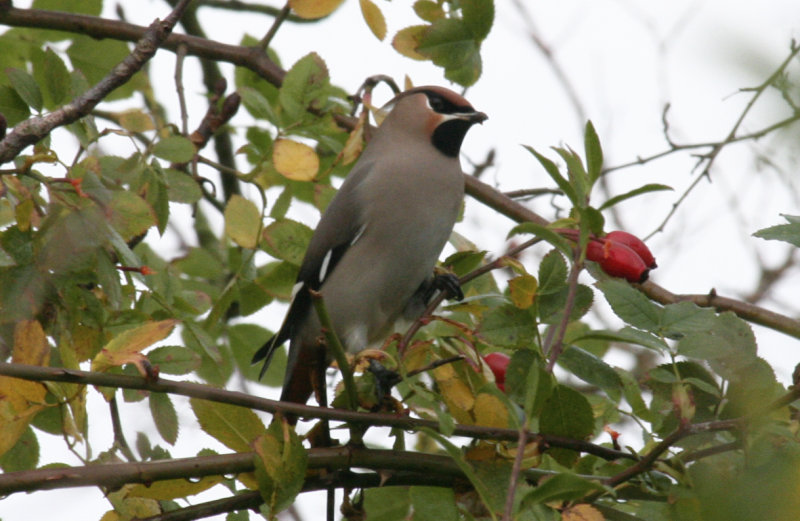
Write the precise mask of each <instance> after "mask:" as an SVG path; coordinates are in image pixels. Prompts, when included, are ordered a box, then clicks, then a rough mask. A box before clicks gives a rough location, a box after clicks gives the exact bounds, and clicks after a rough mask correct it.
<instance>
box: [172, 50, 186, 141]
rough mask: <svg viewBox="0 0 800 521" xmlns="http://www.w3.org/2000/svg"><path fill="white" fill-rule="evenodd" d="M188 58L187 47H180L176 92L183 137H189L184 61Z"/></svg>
mask: <svg viewBox="0 0 800 521" xmlns="http://www.w3.org/2000/svg"><path fill="white" fill-rule="evenodd" d="M184 58H186V45H179V46H178V51H177V52H176V53H175V91H176V92H177V93H178V104H179V106H180V110H181V135H184V136H188V135H189V113H188V112H187V110H186V96H185V94H184V90H183V60H184Z"/></svg>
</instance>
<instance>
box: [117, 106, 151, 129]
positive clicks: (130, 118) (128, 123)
mask: <svg viewBox="0 0 800 521" xmlns="http://www.w3.org/2000/svg"><path fill="white" fill-rule="evenodd" d="M117 117H118V118H119V125H120V126H121V127H122V128H124V129H125V130H129V131H131V132H146V131H148V130H154V129H155V126H154V125H153V120H152V119H151V118H150V116H148V115H147V114H145V113H144V112H143V111H141V110H139V109H130V110H125V111H122V112H120V113H118V114H117Z"/></svg>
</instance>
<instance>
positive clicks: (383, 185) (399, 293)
mask: <svg viewBox="0 0 800 521" xmlns="http://www.w3.org/2000/svg"><path fill="white" fill-rule="evenodd" d="M389 105H390V106H392V110H391V112H389V114H388V116H387V117H386V119H385V120H384V121H383V123H382V124H381V126H380V127H379V128H378V129H377V130H376V131H375V133H374V135H373V136H372V139H371V140H370V142H369V143H368V145H367V147H366V149H365V150H364V152H363V153H362V154H361V157H360V158H359V160H358V161H357V162H356V164H355V166H353V169H352V170H351V172H350V174H349V175H348V177H347V179H346V180H345V182H344V184H343V185H342V187H341V188H340V190H339V192H338V193H337V195H336V196H335V197H334V198H333V200H332V201H331V203H330V205H329V206H328V208H327V210H325V213H324V214H323V216H322V218H321V220H320V222H319V225H318V226H317V229H316V230H315V232H314V235H313V236H312V238H311V241H310V243H309V246H308V250H307V251H306V254H305V257H304V259H303V263H302V264H301V267H300V271H299V274H298V278H297V280H298V282H297V285H296V287H295V290H296V293H295V295H294V297H293V300H292V303H291V305H290V308H289V312H288V314H287V317H286V320H285V321H284V323H283V325H282V326H281V328H280V330H279V331H278V333H277V334H276V335H275V336H274V337H273V338H271V339H270V340H269V341H267V343H266V344H264V346H262V347H261V349H259V351H258V352H257V353H256V355H255V356H254V357H253V362H254V363H255V362H257V361H260V360H264V361H265V362H264V370H266V367H267V364H268V363H269V360H270V358H271V356H272V354H273V353H274V350H275V349H277V348H278V347H279V346H280V345H281V344H283V343H284V342H285V341H286V340H289V341H290V348H289V359H288V363H287V368H286V377H285V380H284V388H283V393H282V395H281V399H282V400H286V401H293V402H300V403H305V401H306V400H307V399H308V397H309V396H310V394H311V392H312V383H311V374H312V373H313V369H314V364H319V363H320V360H323V359H324V360H326V363H327V361H328V359H329V358H330V357H328V356H324V355H323V354H320V353H319V352H318V337H319V336H320V324H319V320H318V319H317V316H316V313H314V310H313V308H312V306H311V300H310V297H309V295H308V289H309V288H310V289H314V290H317V291H320V293H321V294H322V296H323V299H324V301H325V305H326V308H327V309H328V311H329V313H330V316H331V322H332V324H333V327H334V329H335V331H336V334H337V335H338V337H339V338H340V339H341V341H342V342H343V344H344V345H345V346H346V348H347V350H348V351H350V352H353V353H355V352H358V351H361V350H363V349H364V348H366V347H368V346H369V345H370V344H373V343H376V342H379V341H381V340H382V339H383V338H384V337H385V336H386V335H387V334H388V333H389V332H390V331H391V329H392V326H393V325H394V323H395V322H396V321H397V320H398V319H399V318H401V317H403V318H406V319H409V320H413V319H414V318H416V317H418V316H419V314H420V313H421V312H422V310H423V309H424V306H425V305H426V302H425V300H426V299H427V297H428V296H429V295H430V293H431V292H430V291H429V289H430V286H431V284H432V282H433V268H434V266H435V264H436V260H437V258H438V256H439V254H440V253H441V251H442V249H443V248H444V245H445V244H446V242H447V239H448V237H449V236H450V233H451V232H452V229H453V225H454V224H455V221H456V218H457V216H458V212H459V209H460V206H461V201H462V199H463V196H464V180H463V174H462V171H461V166H460V163H459V160H458V151H459V150H460V146H461V142H462V140H463V138H464V136H465V134H466V132H467V130H468V129H469V127H470V126H472V125H473V124H474V123H477V122H482V121H483V120H484V119H486V116H485V115H484V114H483V113H481V112H476V111H475V110H474V109H473V108H472V107H471V106H470V105H469V103H468V102H467V101H466V100H465V99H464V98H462V97H461V96H459V95H458V94H456V93H454V92H452V91H449V90H447V89H443V88H441V87H418V88H416V89H412V90H409V91H406V92H403V93H401V94H399V95H398V96H397V97H396V98H395V99H394V100H392V101H391V102H390V103H389ZM262 375H263V371H262Z"/></svg>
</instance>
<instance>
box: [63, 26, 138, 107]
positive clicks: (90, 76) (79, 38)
mask: <svg viewBox="0 0 800 521" xmlns="http://www.w3.org/2000/svg"><path fill="white" fill-rule="evenodd" d="M129 54H130V49H129V48H128V44H126V43H125V42H122V41H118V40H110V39H104V40H102V41H98V40H95V39H94V38H90V37H89V36H83V35H74V36H73V37H72V44H71V45H70V46H69V48H68V49H67V56H69V59H70V61H71V62H72V66H73V67H74V68H75V69H77V70H79V71H80V72H81V73H83V76H85V80H86V81H87V82H88V84H89V85H94V84H96V83H97V82H99V81H100V80H102V79H103V78H104V77H105V76H106V75H108V74H109V73H110V72H111V70H112V69H113V68H114V67H115V66H116V65H117V64H119V63H120V62H121V61H122V60H124V59H125V58H126V57H127V56H128V55H129ZM140 74H141V73H137V74H136V75H134V76H133V78H132V79H131V80H130V81H128V82H127V83H126V84H124V85H122V86H120V87H117V88H116V89H114V90H113V91H112V92H111V94H110V95H109V96H108V97H107V98H105V101H114V100H119V99H125V98H128V97H130V96H131V95H132V94H133V92H134V91H135V90H136V88H137V86H138V85H139V84H140V83H141V80H140V79H138V78H140V77H141V76H139V75H140ZM73 94H75V95H77V94H80V92H75V93H73Z"/></svg>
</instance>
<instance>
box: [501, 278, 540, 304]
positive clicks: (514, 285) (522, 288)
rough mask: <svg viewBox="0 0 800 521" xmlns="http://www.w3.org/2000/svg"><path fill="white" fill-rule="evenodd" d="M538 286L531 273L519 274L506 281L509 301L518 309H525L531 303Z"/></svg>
mask: <svg viewBox="0 0 800 521" xmlns="http://www.w3.org/2000/svg"><path fill="white" fill-rule="evenodd" d="M538 287H539V284H538V282H537V281H536V277H534V276H532V275H520V276H519V277H514V278H513V279H511V280H509V281H508V289H509V291H510V292H511V301H512V302H513V303H514V305H515V306H517V307H518V308H520V309H527V308H529V307H531V305H533V299H534V298H536V290H537V289H538Z"/></svg>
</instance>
